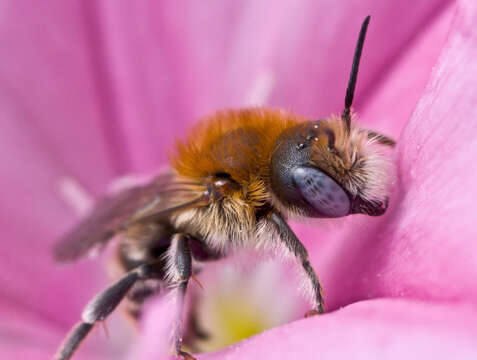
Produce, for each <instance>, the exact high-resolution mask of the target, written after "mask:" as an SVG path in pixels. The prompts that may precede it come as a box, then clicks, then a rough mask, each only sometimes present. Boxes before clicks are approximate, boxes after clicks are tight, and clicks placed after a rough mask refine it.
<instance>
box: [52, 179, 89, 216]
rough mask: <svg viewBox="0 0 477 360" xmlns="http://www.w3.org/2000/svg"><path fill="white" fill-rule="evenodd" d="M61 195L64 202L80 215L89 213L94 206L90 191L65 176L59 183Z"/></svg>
mask: <svg viewBox="0 0 477 360" xmlns="http://www.w3.org/2000/svg"><path fill="white" fill-rule="evenodd" d="M59 190H60V194H61V196H62V197H63V200H64V201H65V202H66V203H67V204H68V205H69V206H70V207H71V208H72V209H73V210H74V211H76V213H77V214H78V215H83V214H85V213H87V212H88V211H89V210H90V209H91V208H92V206H93V203H94V201H93V197H92V196H91V195H90V194H89V193H88V191H87V190H86V189H85V188H84V187H83V186H82V185H81V184H80V183H79V182H78V181H76V180H75V179H73V178H72V177H69V176H65V177H63V178H62V179H60V181H59Z"/></svg>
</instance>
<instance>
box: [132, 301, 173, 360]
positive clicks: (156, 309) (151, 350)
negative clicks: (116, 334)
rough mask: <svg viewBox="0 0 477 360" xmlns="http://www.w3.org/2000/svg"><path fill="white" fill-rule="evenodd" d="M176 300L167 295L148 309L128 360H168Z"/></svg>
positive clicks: (170, 350)
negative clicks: (139, 334)
mask: <svg viewBox="0 0 477 360" xmlns="http://www.w3.org/2000/svg"><path fill="white" fill-rule="evenodd" d="M177 301H178V298H177V296H176V294H168V295H167V296H164V297H163V298H161V299H158V300H155V301H153V302H152V304H150V305H149V306H148V307H149V309H148V311H147V312H146V314H145V321H144V322H143V324H142V332H143V334H141V337H140V338H138V339H137V342H136V343H135V344H134V346H132V348H131V350H130V353H129V356H128V359H131V360H135V359H141V360H149V359H151V360H157V359H166V358H169V357H170V356H169V355H170V354H171V353H172V349H173V347H172V345H171V343H172V342H171V333H172V329H173V328H172V324H173V323H174V321H176V320H177V314H178V312H179V308H178V306H177V305H178V303H177Z"/></svg>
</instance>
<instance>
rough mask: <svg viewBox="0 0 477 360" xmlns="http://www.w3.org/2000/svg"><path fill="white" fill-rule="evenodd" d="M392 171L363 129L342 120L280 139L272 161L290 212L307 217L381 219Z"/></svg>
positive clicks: (304, 127)
mask: <svg viewBox="0 0 477 360" xmlns="http://www.w3.org/2000/svg"><path fill="white" fill-rule="evenodd" d="M388 173H389V169H388V166H387V162H386V161H385V159H384V158H383V157H382V156H381V155H379V153H378V152H377V151H376V149H375V146H374V145H373V140H372V139H369V138H368V133H367V132H366V131H365V130H362V129H360V128H358V127H351V130H350V131H349V132H348V131H347V129H346V126H345V124H344V123H343V122H342V121H341V119H340V118H337V117H331V118H329V119H325V120H318V121H311V122H307V123H303V124H300V125H297V126H296V127H294V128H292V129H290V130H289V131H287V132H286V133H284V134H282V136H281V137H280V139H279V141H278V144H277V147H276V149H275V152H274V153H273V155H272V163H271V186H272V190H273V192H274V194H275V196H276V198H277V199H278V200H279V202H280V203H281V204H282V205H283V206H284V207H285V208H287V209H290V210H292V211H294V212H296V213H298V214H300V215H304V216H308V217H322V218H331V217H342V216H346V215H349V214H355V213H362V214H368V215H372V216H378V215H382V214H383V213H384V212H385V211H386V207H387V194H386V193H387V182H388V181H387V178H388Z"/></svg>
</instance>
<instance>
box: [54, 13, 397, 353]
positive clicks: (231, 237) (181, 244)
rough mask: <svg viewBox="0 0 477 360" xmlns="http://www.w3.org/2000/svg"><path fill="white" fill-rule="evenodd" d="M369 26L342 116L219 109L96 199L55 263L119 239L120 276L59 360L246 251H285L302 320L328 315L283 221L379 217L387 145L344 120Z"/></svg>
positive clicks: (89, 308)
mask: <svg viewBox="0 0 477 360" xmlns="http://www.w3.org/2000/svg"><path fill="white" fill-rule="evenodd" d="M369 19H370V17H369V16H368V17H367V18H366V19H365V20H364V22H363V23H362V26H361V30H360V33H359V38H358V41H357V45H356V48H355V54H354V58H353V64H352V68H351V75H350V78H349V82H348V87H347V91H346V96H345V107H344V111H343V113H342V115H341V116H336V115H332V116H330V117H328V118H324V119H320V120H309V119H305V118H303V117H301V116H298V115H295V114H292V113H290V112H286V111H282V110H271V109H266V108H249V109H242V110H225V111H219V112H217V113H215V114H213V115H211V116H210V117H208V118H206V119H205V120H204V121H202V122H199V123H198V125H196V126H195V127H194V128H193V129H192V130H191V132H190V133H189V135H188V136H187V137H186V139H185V140H182V141H180V140H179V141H178V142H177V145H176V148H175V151H174V152H173V155H172V156H171V158H170V169H171V170H170V171H169V172H166V173H162V174H160V175H158V176H156V177H155V178H154V179H152V180H151V181H150V182H149V183H147V184H145V185H140V186H136V187H132V188H129V189H126V190H123V191H121V192H119V193H118V194H116V195H114V196H109V197H106V198H104V199H103V200H102V201H100V202H99V203H98V204H97V205H96V207H95V208H94V209H93V211H92V212H91V213H90V214H89V216H87V217H86V218H84V219H83V220H82V221H81V222H80V223H79V224H78V225H77V226H76V227H75V228H73V230H72V231H71V232H69V233H67V234H66V235H65V236H64V237H63V238H62V239H61V240H60V241H59V243H58V244H57V245H56V247H55V248H54V255H55V257H56V259H57V260H59V261H72V260H76V259H78V258H80V257H82V256H84V255H85V254H87V253H88V252H89V251H90V250H92V249H93V248H94V247H97V246H104V245H106V244H107V243H108V241H110V240H111V239H112V238H114V237H116V238H118V241H117V247H116V256H115V259H116V264H117V266H118V267H119V269H120V270H121V276H119V277H118V280H116V282H114V283H113V284H112V285H110V286H109V287H108V288H106V289H105V290H104V291H102V292H100V293H99V294H98V295H96V296H95V297H94V298H93V299H92V300H91V301H90V302H89V303H88V304H87V305H86V307H85V309H84V311H83V313H82V317H81V321H80V322H79V323H78V324H77V325H76V326H74V327H73V329H72V330H71V331H70V333H69V334H68V335H67V337H66V339H65V340H64V342H63V344H62V345H61V346H60V348H59V350H58V352H57V354H56V355H55V359H56V360H66V359H70V358H71V357H72V355H73V353H74V352H75V350H76V348H77V347H78V345H79V344H80V343H81V342H82V341H83V339H84V338H85V337H86V336H87V334H88V333H89V332H90V331H91V329H92V328H93V326H94V324H96V323H97V322H100V321H103V320H104V319H106V318H107V316H108V315H109V314H110V313H111V312H112V311H113V310H114V309H115V308H116V307H117V306H118V304H119V303H120V302H121V301H122V300H123V299H125V300H126V309H127V311H128V312H129V314H130V315H131V316H133V317H134V318H138V317H139V316H140V314H141V304H142V303H143V302H144V301H145V300H146V299H147V298H149V297H150V296H153V295H155V294H157V293H158V292H160V291H161V290H167V289H170V288H171V287H174V288H175V289H176V290H177V293H178V294H179V296H180V298H181V302H180V303H181V304H183V299H184V297H185V295H186V290H187V286H188V284H189V280H190V279H194V274H196V272H197V269H198V267H197V265H198V264H200V263H203V262H206V261H211V260H216V259H220V258H224V257H226V256H227V255H229V254H231V252H232V251H234V250H235V249H240V248H244V247H247V246H256V247H265V248H266V247H268V248H273V249H280V250H284V251H285V252H286V253H287V254H288V255H289V256H290V257H291V258H292V259H294V260H295V261H296V266H297V267H298V268H299V269H300V270H301V271H302V273H303V279H304V281H305V282H306V283H307V292H308V294H309V295H310V299H311V305H312V309H311V310H310V311H309V312H308V313H307V314H306V315H315V314H319V313H323V312H324V300H323V294H322V287H321V285H320V282H319V280H318V277H317V275H316V273H315V271H314V269H313V267H312V265H311V264H310V261H309V257H308V252H307V250H306V249H305V247H304V246H303V244H302V243H301V242H300V240H299V239H298V238H297V236H296V235H295V234H294V233H293V231H292V229H291V228H290V226H289V225H288V222H287V221H288V220H289V219H294V218H297V217H312V218H337V217H343V216H347V215H350V214H367V215H371V216H379V215H382V214H383V213H384V212H385V211H386V208H387V206H388V192H389V190H388V184H389V175H388V174H389V171H388V170H389V169H388V165H387V164H388V161H387V160H386V158H385V156H384V155H382V154H381V152H380V146H381V145H383V146H390V147H392V146H394V144H395V142H394V141H393V140H392V139H391V138H389V137H387V136H385V135H382V134H379V133H377V132H375V131H370V130H367V129H364V128H361V127H360V126H358V125H357V124H356V122H355V120H354V115H353V114H352V112H351V105H352V103H353V97H354V91H355V87H356V81H357V76H358V67H359V62H360V58H361V53H362V50H363V45H364V40H365V36H366V31H367V28H368V24H369ZM352 120H353V121H352ZM181 306H182V305H181ZM181 323H182V322H181V320H180V319H177V322H176V323H175V324H174V333H173V342H174V351H175V352H176V354H177V355H179V356H181V357H182V358H184V359H193V357H192V356H191V355H190V354H188V353H186V352H185V351H183V349H182V325H181Z"/></svg>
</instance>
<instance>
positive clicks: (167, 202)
mask: <svg viewBox="0 0 477 360" xmlns="http://www.w3.org/2000/svg"><path fill="white" fill-rule="evenodd" d="M174 185H176V186H175V188H176V189H173V188H174ZM171 186H172V187H173V188H171ZM181 186H182V185H181V184H180V183H175V182H174V180H173V177H172V175H170V174H165V175H160V176H158V177H156V178H154V179H153V180H152V181H151V182H149V183H148V184H145V185H142V186H137V187H133V188H129V189H126V190H123V191H121V192H119V193H118V194H116V195H114V196H109V197H105V198H104V199H102V200H101V201H99V202H98V204H97V205H96V206H95V208H94V209H93V211H92V212H91V213H90V214H89V215H88V216H87V217H86V218H84V219H83V220H82V221H80V222H79V224H77V225H76V226H75V227H74V228H73V229H72V230H71V231H70V232H69V233H67V234H66V235H64V236H63V237H62V238H61V239H60V241H59V242H58V243H57V244H56V245H55V247H54V249H53V252H54V257H55V259H56V260H58V261H70V260H75V259H77V258H79V257H81V256H83V255H85V254H86V253H88V251H89V250H91V249H92V248H93V247H96V246H98V247H102V246H104V245H105V244H106V243H107V242H108V240H109V239H111V238H112V237H113V236H114V235H115V234H116V233H117V232H118V231H120V230H124V229H125V228H126V227H127V226H129V225H131V224H132V223H136V222H147V221H154V220H156V218H157V217H158V216H157V215H158V214H159V215H163V216H167V215H168V214H171V213H172V212H174V211H178V210H180V209H182V208H187V207H190V206H194V205H195V204H197V203H198V202H199V201H198V200H200V199H201V195H202V194H201V192H200V191H199V190H197V187H196V188H195V190H192V189H182V190H181V191H182V194H181V199H184V200H182V202H179V203H178V202H177V201H174V199H173V197H174V196H177V195H179V194H178V192H175V191H173V190H177V188H180V187H181ZM182 188H183V186H182ZM171 189H172V191H171ZM184 192H186V193H187V196H185V197H184V194H183V193H184ZM185 199H189V200H185ZM190 199H192V201H191V200H190Z"/></svg>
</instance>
